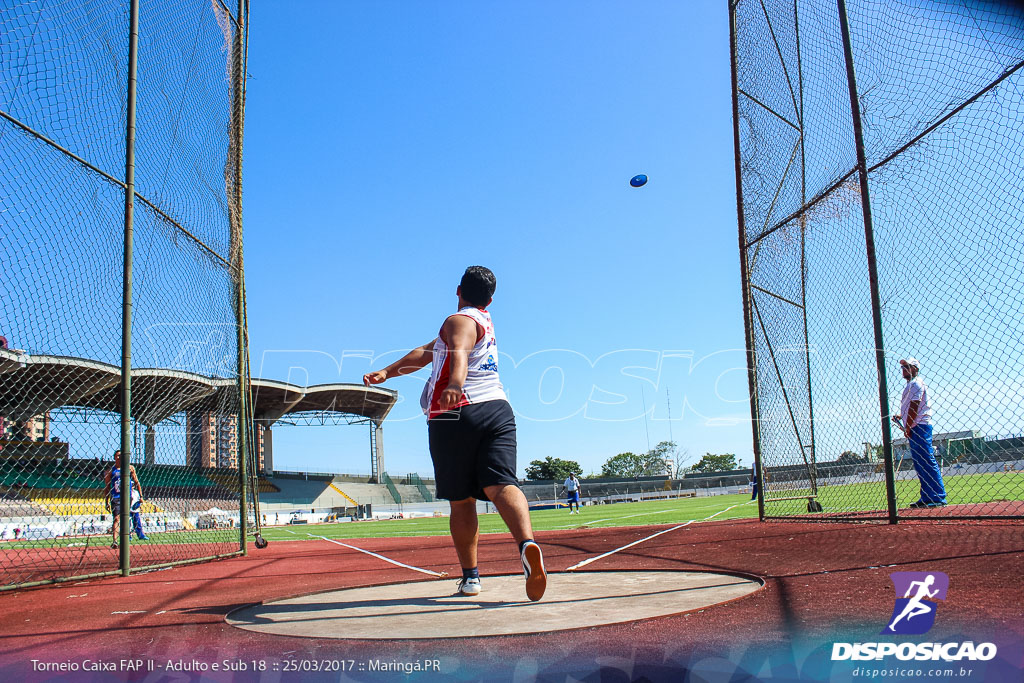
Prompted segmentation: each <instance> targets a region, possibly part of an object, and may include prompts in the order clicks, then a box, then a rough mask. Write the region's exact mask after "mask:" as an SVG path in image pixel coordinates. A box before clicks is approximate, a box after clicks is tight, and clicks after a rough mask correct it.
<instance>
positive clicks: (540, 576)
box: [519, 541, 548, 602]
mask: <svg viewBox="0 0 1024 683" xmlns="http://www.w3.org/2000/svg"><path fill="white" fill-rule="evenodd" d="M519 557H520V559H521V560H522V561H523V573H524V574H525V575H526V597H528V598H530V600H532V601H534V602H536V601H537V600H540V599H541V598H542V597H544V590H545V589H546V588H547V587H548V575H547V572H546V571H544V556H543V555H542V554H541V552H540V546H539V545H537V544H536V543H534V542H533V541H528V542H527V543H526V544H525V545H524V546H523V552H522V553H521V554H520V556H519Z"/></svg>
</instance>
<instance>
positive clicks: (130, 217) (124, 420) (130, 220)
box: [118, 0, 139, 576]
mask: <svg viewBox="0 0 1024 683" xmlns="http://www.w3.org/2000/svg"><path fill="white" fill-rule="evenodd" d="M138 49H139V0H131V9H130V18H129V23H128V100H127V103H126V104H127V110H128V115H127V118H126V120H125V156H124V275H123V277H122V280H121V283H122V286H123V290H122V294H121V462H120V467H121V483H120V487H121V510H120V511H119V512H118V516H119V517H120V520H119V521H120V523H121V524H120V529H119V530H118V532H119V536H120V537H121V543H120V545H121V552H120V560H119V562H120V569H121V574H122V576H128V574H129V572H130V571H131V549H130V547H129V531H130V530H131V509H132V497H131V488H130V487H131V476H130V469H129V468H130V467H131V462H132V260H133V259H134V243H135V223H134V210H135V84H136V80H137V78H138V62H139V55H138Z"/></svg>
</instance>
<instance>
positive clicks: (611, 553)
mask: <svg viewBox="0 0 1024 683" xmlns="http://www.w3.org/2000/svg"><path fill="white" fill-rule="evenodd" d="M753 502H754V501H752V500H748V501H746V502H745V503H737V504H736V505H730V506H729V507H727V508H725V509H724V510H719V511H718V512H716V513H715V514H713V515H709V516H707V517H705V518H704V519H691V520H690V521H688V522H684V523H683V524H679V525H677V526H674V527H672V528H671V529H662V530H661V531H659V532H658V533H655V534H651V535H650V536H648V537H647V538H641V539H640V540H639V541H633V542H632V543H629V544H627V545H624V546H622V547H621V548H616V549H615V550H609V551H608V552H606V553H604V554H601V555H598V556H597V557H592V558H590V559H589V560H583V561H582V562H579V563H577V564H574V565H573V566H571V567H569V568H568V569H566V570H565V571H567V572H571V571H573V570H575V569H579V568H580V567H585V566H587V565H588V564H590V563H591V562H595V561H597V560H600V559H602V558H605V557H608V556H609V555H614V554H615V553H617V552H620V551H622V550H625V549H626V548H632V547H633V546H635V545H639V544H640V543H643V542H644V541H649V540H651V539H652V538H657V537H658V536H661V535H662V534H667V533H668V532H670V531H675V530H676V529H682V528H683V527H685V526H690V525H691V524H693V523H694V522H706V521H708V520H709V519H714V518H715V517H717V516H718V515H720V514H722V513H723V512H728V511H729V510H732V509H733V508H737V507H740V506H741V505H749V504H750V503H753Z"/></svg>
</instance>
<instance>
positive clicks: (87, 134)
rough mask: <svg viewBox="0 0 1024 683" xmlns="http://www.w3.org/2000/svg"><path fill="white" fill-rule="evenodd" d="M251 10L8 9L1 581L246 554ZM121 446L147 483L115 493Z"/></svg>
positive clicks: (3, 21) (180, 4) (166, 6)
mask: <svg viewBox="0 0 1024 683" xmlns="http://www.w3.org/2000/svg"><path fill="white" fill-rule="evenodd" d="M247 16H248V12H247V9H246V5H245V4H244V3H242V2H238V3H237V4H236V3H232V4H230V5H226V4H224V3H223V2H221V1H220V0H142V1H141V2H137V3H133V2H131V1H129V0H75V1H74V2H67V1H63V2H62V1H59V0H58V1H56V2H46V3H41V2H28V1H18V0H15V1H14V2H13V3H6V4H5V7H4V9H3V11H2V12H0V222H2V224H3V230H2V231H0V258H2V260H3V266H2V268H0V288H2V290H3V292H4V296H3V297H2V298H0V335H2V338H0V587H6V588H11V587H16V586H25V585H30V584H34V583H41V582H50V581H61V580H66V579H68V578H74V577H81V576H89V575H99V574H104V573H113V572H127V571H132V570H136V569H141V568H145V567H154V566H163V565H169V564H172V563H177V562H185V561H194V560H197V559H202V558H210V557H218V556H224V555H230V554H233V553H238V552H240V551H241V549H242V548H243V547H244V535H243V529H244V528H245V527H246V524H244V522H245V521H246V518H245V515H244V514H243V513H244V511H245V510H246V508H247V505H246V503H247V498H246V497H244V496H243V495H242V491H244V490H246V489H247V486H246V485H245V480H244V479H243V475H244V474H245V472H246V470H247V468H246V467H241V465H243V464H249V460H250V459H251V457H252V450H251V449H250V448H246V444H247V439H246V438H245V437H246V436H247V434H248V433H249V432H250V431H251V430H249V429H248V425H249V421H248V420H245V419H243V415H245V410H246V407H245V394H243V392H242V388H243V387H248V382H247V362H246V358H245V347H246V342H245V308H244V281H243V277H242V273H243V264H242V225H241V206H242V205H241V151H242V150H241V144H242V123H243V111H244V86H245V79H244V74H245V69H244V64H245V56H246V26H247ZM133 18H136V19H137V32H133V25H135V24H134V22H133ZM133 34H134V36H135V37H136V38H135V39H134V40H133ZM136 41H137V42H136ZM133 43H134V44H136V45H137V50H132V49H131V46H132V45H133ZM133 54H135V55H137V61H136V62H135V64H136V65H137V67H136V69H133V68H132V60H131V56H132V55H133ZM132 77H134V78H132ZM130 82H131V83H130ZM133 92H134V97H132V96H131V95H132V93H133ZM129 168H131V169H133V173H130V172H129ZM128 187H133V189H134V192H133V193H132V194H131V196H132V197H133V201H132V202H131V206H130V207H129V202H127V201H126V188H128ZM129 246H130V247H131V249H130V250H129V249H127V247H129ZM126 253H127V254H129V255H130V256H131V258H129V259H126ZM126 261H127V262H126ZM126 306H127V307H129V308H130V314H131V317H130V318H127V317H126V316H125V313H126V310H125V309H126ZM125 320H131V324H130V325H129V326H128V328H129V329H127V330H126V329H125V327H126V326H125V325H124V321H125ZM126 332H127V333H128V334H127V335H126V334H125V333H126ZM126 352H127V353H126ZM126 368H128V369H129V374H128V375H127V377H125V373H124V370H125V369H126ZM125 379H130V382H128V383H125V382H124V380H125ZM125 384H127V386H126V387H125V386H123V385H125ZM125 388H127V389H130V393H128V394H127V395H125V393H124V392H123V389H125ZM246 393H247V390H246ZM125 399H127V400H125ZM122 417H126V418H127V422H126V423H124V424H123V423H122ZM125 435H127V436H126V437H125ZM125 441H126V442H127V446H128V448H127V449H126V452H130V460H131V464H132V467H133V468H134V477H132V476H128V477H127V480H128V481H130V482H131V485H130V488H131V489H132V490H131V492H130V493H128V492H126V491H125V490H124V489H117V490H116V491H115V490H112V488H114V487H115V484H113V483H112V480H113V482H117V481H119V480H120V478H119V477H116V476H115V477H112V476H111V475H112V473H114V471H113V468H114V465H115V460H114V454H115V451H118V450H119V449H120V448H121V444H122V443H123V442H125ZM249 469H251V468H249ZM120 492H125V493H126V495H125V498H128V497H129V496H130V505H131V508H132V512H131V515H130V519H129V520H128V526H129V528H130V531H131V534H132V538H131V541H130V548H129V550H130V552H127V553H126V552H123V551H122V550H121V545H122V544H121V543H120V539H119V535H118V533H117V529H114V528H113V527H112V523H113V514H116V513H118V512H119V511H120V510H119V507H118V506H116V505H114V504H112V502H116V500H117V497H116V496H114V495H113V494H119V493H120ZM140 493H141V498H140V495H139V494H140ZM121 517H124V515H121ZM112 544H114V545H117V547H118V549H114V548H112V547H111V546H112Z"/></svg>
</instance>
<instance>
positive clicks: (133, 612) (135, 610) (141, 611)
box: [111, 609, 146, 614]
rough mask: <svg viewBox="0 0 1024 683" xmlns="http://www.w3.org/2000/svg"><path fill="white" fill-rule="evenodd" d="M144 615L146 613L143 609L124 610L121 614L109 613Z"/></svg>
mask: <svg viewBox="0 0 1024 683" xmlns="http://www.w3.org/2000/svg"><path fill="white" fill-rule="evenodd" d="M145 613H146V610H144V609H130V610H124V611H123V612H111V614H145Z"/></svg>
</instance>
